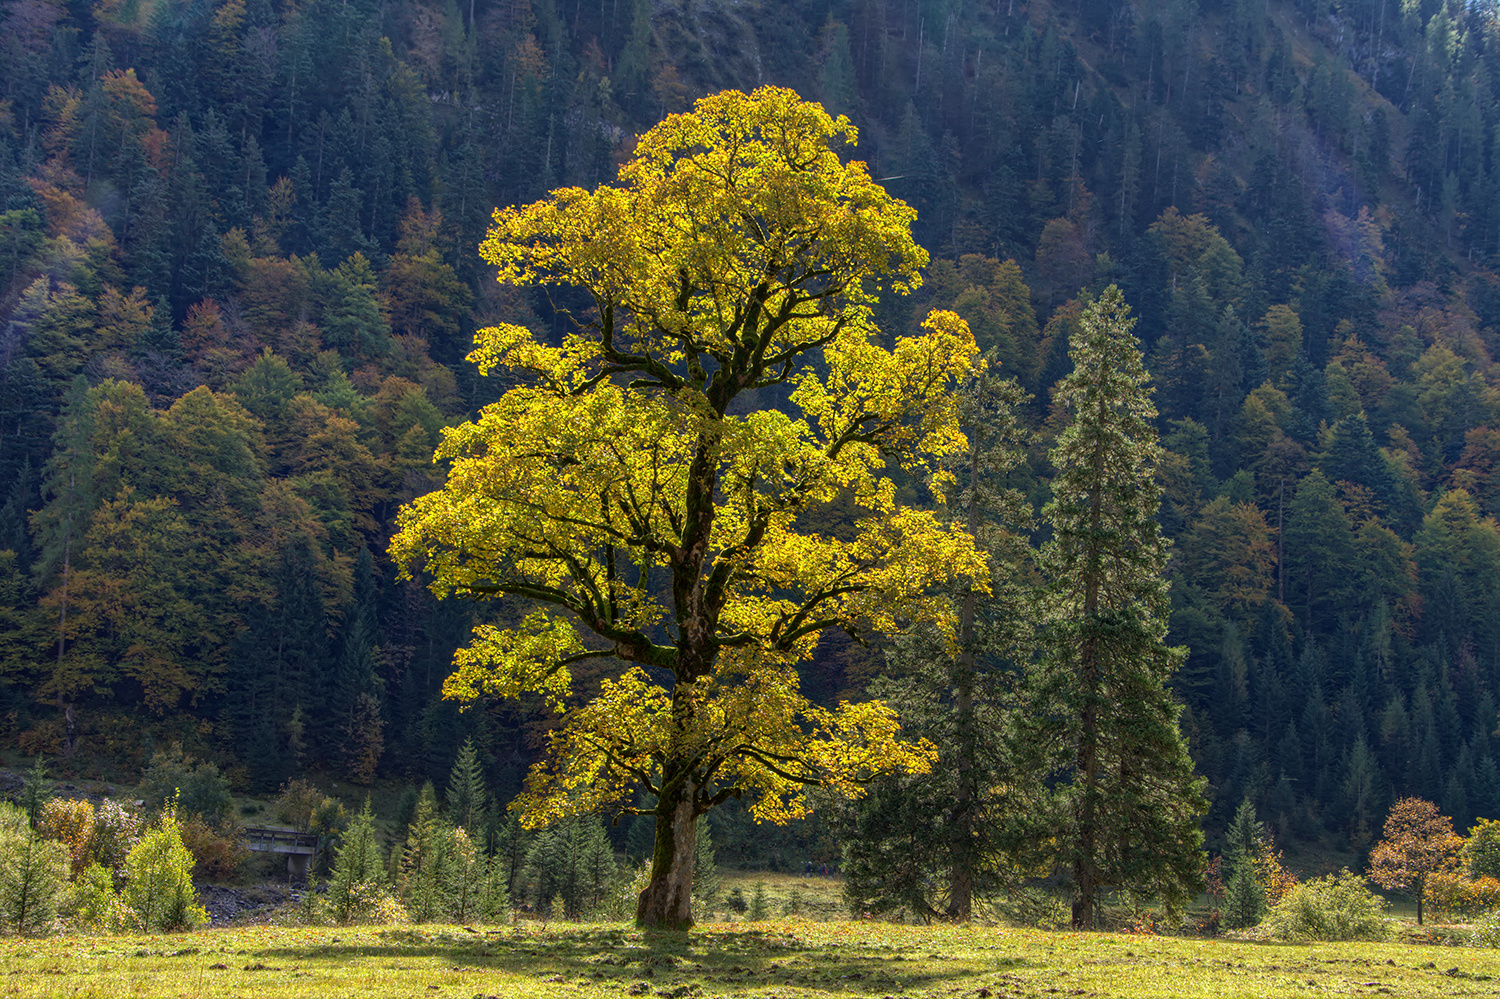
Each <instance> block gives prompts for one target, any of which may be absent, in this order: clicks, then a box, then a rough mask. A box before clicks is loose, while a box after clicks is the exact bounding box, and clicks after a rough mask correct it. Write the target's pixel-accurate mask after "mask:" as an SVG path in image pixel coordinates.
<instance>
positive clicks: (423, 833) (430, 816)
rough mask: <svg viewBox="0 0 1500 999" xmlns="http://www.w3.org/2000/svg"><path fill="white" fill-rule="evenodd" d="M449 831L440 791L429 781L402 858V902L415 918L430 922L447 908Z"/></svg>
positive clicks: (423, 790)
mask: <svg viewBox="0 0 1500 999" xmlns="http://www.w3.org/2000/svg"><path fill="white" fill-rule="evenodd" d="M450 831H451V830H450V827H449V826H448V824H447V823H446V822H444V821H443V819H442V816H440V815H439V814H438V808H437V793H436V792H435V791H434V790H433V788H432V782H431V781H428V782H427V783H426V784H424V785H422V793H421V795H419V796H418V798H417V810H416V813H415V814H414V815H412V819H411V826H410V827H409V830H408V832H407V835H406V850H405V851H404V853H403V854H402V858H401V902H402V904H403V905H405V906H406V909H407V911H408V912H410V913H411V918H412V920H413V922H418V923H425V922H430V921H431V920H433V919H436V918H438V917H439V916H441V915H444V914H445V913H446V912H447V911H448V902H449V897H448V893H449V888H450V881H451V870H450V868H451V866H452V859H453V858H452V837H451V835H450Z"/></svg>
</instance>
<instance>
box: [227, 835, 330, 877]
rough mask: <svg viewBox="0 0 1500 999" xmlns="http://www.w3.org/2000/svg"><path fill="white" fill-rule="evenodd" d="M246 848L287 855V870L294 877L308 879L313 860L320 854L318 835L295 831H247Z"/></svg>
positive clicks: (245, 836)
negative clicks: (315, 855)
mask: <svg viewBox="0 0 1500 999" xmlns="http://www.w3.org/2000/svg"><path fill="white" fill-rule="evenodd" d="M244 841H245V846H246V847H248V848H249V849H251V850H256V851H258V852H261V853H284V854H286V870H287V873H288V874H290V875H292V876H293V877H298V878H305V877H307V871H308V868H309V867H310V866H311V865H312V858H313V856H314V854H316V853H317V852H318V835H317V833H301V832H297V831H296V830H295V829H260V828H256V829H246V830H245V834H244Z"/></svg>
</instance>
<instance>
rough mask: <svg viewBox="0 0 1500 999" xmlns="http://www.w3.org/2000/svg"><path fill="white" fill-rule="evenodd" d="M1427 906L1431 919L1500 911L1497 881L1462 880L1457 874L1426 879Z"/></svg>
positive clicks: (1454, 872) (1487, 877)
mask: <svg viewBox="0 0 1500 999" xmlns="http://www.w3.org/2000/svg"><path fill="white" fill-rule="evenodd" d="M1427 904H1428V906H1429V907H1431V909H1432V912H1433V914H1434V915H1446V916H1464V917H1468V916H1478V915H1481V914H1483V913H1486V912H1492V911H1494V910H1496V909H1500V879H1497V878H1493V877H1489V876H1488V875H1486V876H1484V877H1465V876H1464V875H1463V874H1462V873H1460V872H1458V871H1440V872H1438V873H1436V874H1429V875H1428V876H1427Z"/></svg>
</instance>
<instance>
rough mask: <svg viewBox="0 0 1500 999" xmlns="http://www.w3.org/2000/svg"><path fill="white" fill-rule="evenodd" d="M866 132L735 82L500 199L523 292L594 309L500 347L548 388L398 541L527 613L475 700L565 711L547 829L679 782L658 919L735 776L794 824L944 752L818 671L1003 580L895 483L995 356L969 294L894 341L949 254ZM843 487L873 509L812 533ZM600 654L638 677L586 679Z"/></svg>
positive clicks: (489, 643)
mask: <svg viewBox="0 0 1500 999" xmlns="http://www.w3.org/2000/svg"><path fill="white" fill-rule="evenodd" d="M854 135H855V133H854V129H853V127H852V126H850V125H849V123H848V122H847V120H845V119H843V118H839V119H837V120H835V119H832V118H830V117H829V116H828V115H827V114H826V113H825V112H824V111H823V110H822V109H821V108H819V107H818V106H816V105H812V104H808V103H804V102H802V101H801V100H799V99H798V98H797V96H796V95H795V94H794V93H793V92H791V91H788V90H780V89H775V88H763V89H761V90H758V91H756V92H755V93H754V94H751V95H746V94H743V93H737V92H732V91H731V92H725V93H722V94H718V95H715V96H713V97H709V98H705V99H704V100H702V101H699V102H698V104H697V106H696V109H695V110H694V111H693V112H691V113H688V114H681V115H673V116H671V117H669V118H668V119H666V120H665V121H664V122H663V123H662V124H661V125H659V126H657V127H656V128H654V129H652V130H651V131H650V132H648V133H647V134H646V135H644V136H642V138H641V141H640V143H639V145H638V146H637V149H636V154H635V156H634V157H633V158H632V159H631V160H630V161H629V162H628V163H626V164H625V165H624V166H623V167H622V168H621V170H620V174H619V179H618V182H617V183H616V184H614V185H606V186H601V187H599V188H597V189H595V190H593V191H585V190H581V189H577V188H567V189H562V190H559V191H556V192H554V194H553V195H552V196H551V197H550V198H548V199H546V200H544V201H541V202H537V203H535V204H532V205H528V206H525V207H521V208H515V209H506V210H503V211H499V212H497V213H496V215H495V225H494V227H493V228H492V229H491V231H490V235H489V238H488V239H487V240H486V241H485V243H484V245H483V248H482V252H483V253H484V255H485V257H486V259H488V260H489V261H490V262H491V263H493V264H495V265H497V266H498V267H499V268H500V272H499V277H500V280H501V282H502V283H507V284H515V285H532V284H541V285H559V286H565V287H569V288H576V289H579V290H581V291H582V292H583V293H584V294H585V295H586V297H587V301H588V303H589V306H590V307H589V308H587V309H580V310H576V311H575V313H574V314H573V318H574V320H575V323H574V328H573V329H572V330H570V331H569V332H567V333H566V334H565V335H564V336H563V338H562V340H561V343H560V344H557V345H552V344H548V343H546V342H544V341H543V340H542V339H541V338H539V337H538V336H536V335H535V334H533V333H532V332H531V331H530V330H528V329H526V328H524V327H521V326H516V325H501V326H497V327H493V328H489V329H485V330H482V331H481V332H480V333H479V334H478V335H477V336H476V337H475V343H476V348H475V350H474V352H473V353H472V354H471V355H470V358H471V360H473V361H475V362H476V363H477V364H478V365H479V367H480V370H481V371H482V372H484V373H486V374H488V373H490V372H492V371H496V370H504V371H508V372H509V373H510V375H511V377H513V378H516V379H518V380H519V382H520V384H518V385H517V386H516V387H514V388H512V389H510V390H509V391H508V392H506V393H505V395H504V396H503V397H502V398H501V399H500V400H499V401H497V402H495V403H494V404H492V405H490V406H487V407H486V408H485V409H484V410H483V411H482V412H481V413H480V415H479V417H478V419H477V420H475V421H473V422H470V423H466V424H463V425H461V426H458V427H455V428H452V429H450V430H447V431H445V434H444V440H443V443H442V444H441V445H440V447H439V449H438V454H437V457H438V459H439V460H440V461H444V462H448V463H450V467H449V471H448V476H447V481H446V484H445V485H444V487H443V489H441V490H439V491H437V492H434V493H430V494H428V495H426V496H423V497H420V498H418V499H417V500H415V501H414V502H413V503H411V504H410V505H409V506H408V507H407V508H406V509H405V510H404V511H403V513H402V515H401V517H400V520H399V523H400V526H401V531H400V533H399V534H398V535H397V536H396V538H395V539H394V540H393V542H392V546H391V550H392V553H393V554H394V555H395V556H396V558H397V559H398V561H399V562H400V563H401V564H402V565H405V566H407V567H408V571H412V570H413V568H414V563H418V562H421V563H424V564H425V566H426V569H427V571H428V572H429V573H430V574H431V580H432V583H431V585H432V588H433V590H434V591H435V592H437V593H438V594H439V595H449V594H455V593H456V594H460V595H464V596H471V597H476V598H490V597H501V596H507V597H512V598H518V599H517V600H516V601H515V602H514V603H513V604H507V605H505V607H506V611H509V608H510V607H512V606H515V607H517V608H525V610H526V614H525V617H524V619H523V620H521V621H520V623H519V624H516V625H513V626H511V627H502V626H500V625H498V624H487V625H482V626H480V627H479V628H477V629H476V631H475V639H474V641H473V643H472V644H471V645H470V646H469V647H468V648H466V649H463V650H460V652H459V653H458V655H457V657H456V660H455V664H456V667H457V669H456V671H455V673H454V674H453V675H452V676H451V677H450V678H449V680H448V682H447V684H446V686H445V692H446V693H447V694H448V696H450V697H456V698H464V699H466V698H474V697H478V696H483V695H518V694H521V693H526V692H534V693H537V694H540V695H542V696H543V697H544V698H546V699H547V700H548V701H549V702H550V703H552V704H553V705H554V706H555V708H556V709H557V710H559V711H562V712H564V713H565V717H564V720H563V722H562V724H561V726H560V727H559V728H558V729H557V730H556V731H555V733H554V735H553V739H552V752H551V754H550V757H549V758H548V759H547V760H544V761H542V762H541V763H539V764H538V765H537V766H536V767H535V768H534V769H533V770H532V773H531V775H530V777H529V779H528V784H527V790H526V794H525V795H524V797H523V806H524V811H525V815H526V817H527V819H528V820H529V821H531V822H533V823H544V822H546V821H549V820H551V819H553V818H556V817H558V816H561V815H564V814H568V813H573V812H578V811H586V810H590V809H598V808H603V807H605V806H609V805H614V806H616V807H623V808H626V809H627V810H628V808H629V798H628V796H629V795H630V794H632V793H634V792H635V791H636V790H644V791H646V792H649V793H650V794H653V795H656V796H657V804H656V806H655V808H654V809H653V810H654V812H655V814H656V817H657V839H656V844H655V849H654V853H653V865H652V881H651V884H650V886H649V887H648V888H647V889H646V891H645V892H643V894H642V896H641V905H640V909H639V911H638V920H639V921H641V922H642V923H645V924H648V925H658V924H670V925H686V924H687V923H689V922H690V921H691V919H690V915H689V909H688V895H687V890H688V885H689V883H690V881H691V864H692V861H691V857H692V844H693V826H694V823H695V822H696V819H697V816H699V815H701V814H703V813H704V812H706V811H707V810H708V809H710V808H712V807H713V806H715V805H717V804H719V803H721V802H723V801H724V800H726V799H727V798H728V797H730V796H739V795H742V794H749V795H750V796H751V798H752V801H753V805H752V808H753V811H754V813H755V814H756V816H757V817H758V818H760V819H763V820H775V821H779V820H785V819H788V818H792V817H795V816H799V815H801V814H803V813H804V812H805V811H806V802H805V798H804V794H803V790H804V787H805V786H806V785H808V784H811V783H819V784H823V785H825V786H831V787H834V788H836V789H838V790H842V791H844V792H846V793H857V782H858V781H860V780H862V779H865V778H867V777H869V776H870V775H873V774H875V773H880V772H888V771H890V770H893V769H914V770H920V769H923V768H925V767H926V766H927V765H928V762H929V757H930V754H929V752H928V751H927V750H926V749H924V748H922V747H920V746H913V745H910V744H907V743H904V742H902V741H900V740H899V739H898V737H897V725H896V721H895V719H894V716H893V715H892V713H891V712H890V711H889V710H888V709H886V708H885V707H884V706H882V705H880V704H878V703H874V702H871V703H866V704H859V705H851V704H847V703H844V704H840V705H839V706H838V707H837V708H828V707H824V706H819V705H815V704H813V703H811V702H810V701H809V700H808V699H807V698H806V697H804V696H803V695H802V694H801V693H800V692H799V688H798V675H797V671H796V664H797V663H799V662H801V661H804V660H807V659H808V658H809V657H810V656H811V655H812V653H813V651H814V649H815V648H816V646H817V643H818V639H819V636H820V635H822V634H823V633H824V632H825V631H827V630H829V629H833V628H840V629H843V630H845V631H847V632H849V633H851V634H854V635H860V634H864V633H868V632H870V631H879V630H887V629H891V628H894V627H897V626H898V625H899V624H901V623H902V622H907V621H918V620H921V621H928V622H932V623H935V624H938V625H939V626H940V627H945V628H950V629H951V624H950V623H949V617H950V614H949V606H948V601H947V599H946V598H945V597H944V596H943V595H942V594H941V593H939V592H938V591H937V589H936V584H939V583H942V582H945V581H947V580H950V579H952V578H954V577H955V576H960V575H968V576H971V577H973V578H975V579H983V578H984V577H985V574H986V566H985V561H984V559H983V557H982V556H981V555H980V554H979V553H978V552H976V550H975V548H974V544H973V540H972V538H971V537H970V536H969V535H968V534H967V533H966V532H965V531H964V530H962V528H960V527H958V526H955V525H952V524H949V523H945V522H944V521H943V519H941V518H940V517H939V516H938V515H937V514H936V513H935V512H934V511H933V510H931V509H917V508H915V507H913V506H911V505H909V504H906V503H903V502H900V501H899V500H898V498H897V489H896V476H897V475H900V476H902V477H903V478H904V479H905V480H906V481H911V482H917V483H921V484H924V485H925V487H926V488H927V489H929V490H930V492H931V494H932V496H933V498H935V499H937V500H939V501H941V499H942V498H943V490H944V488H945V486H946V485H947V484H948V483H949V481H950V480H951V475H949V474H948V473H946V472H944V471H943V470H942V468H941V467H940V464H939V463H940V460H941V459H942V458H943V457H944V456H946V455H949V454H954V453H957V452H958V451H960V449H962V448H963V447H964V443H965V441H964V436H963V434H962V432H961V431H960V429H959V427H958V422H957V412H956V408H955V407H956V404H955V400H954V396H953V391H952V390H953V387H954V385H955V384H956V382H957V381H958V380H960V379H962V378H964V377H965V376H966V375H968V374H969V372H970V371H971V370H973V368H974V366H975V361H976V354H977V349H976V347H975V344H974V340H973V337H972V335H971V334H970V332H969V329H968V327H967V325H966V324H965V323H964V322H963V321H962V320H961V319H959V318H958V316H956V315H955V314H953V313H951V312H942V311H935V312H933V313H932V314H931V315H930V316H929V317H928V319H927V320H926V322H925V323H924V330H925V332H923V333H921V334H919V335H915V336H901V337H896V338H895V339H894V343H893V345H892V346H890V347H886V346H883V345H882V344H881V342H880V339H879V336H878V334H879V331H878V329H877V328H876V326H875V324H874V321H873V318H872V311H871V304H872V302H873V301H874V296H875V294H876V292H877V291H878V290H879V289H880V288H881V287H882V286H886V287H890V288H894V289H896V290H898V291H901V290H907V289H909V288H912V287H915V286H916V285H917V284H919V282H920V277H919V274H918V268H919V267H921V266H922V265H923V264H924V263H925V262H926V259H927V255H926V253H925V252H923V251H922V250H921V248H920V247H918V246H917V245H916V244H915V243H914V242H913V240H912V238H911V233H910V226H911V222H912V219H913V217H914V213H913V212H912V210H911V209H910V208H909V207H908V206H906V205H905V204H903V203H902V202H900V201H899V200H897V199H895V198H892V197H891V196H890V195H888V194H887V193H886V192H885V191H884V189H882V188H881V187H879V186H878V185H876V184H875V183H873V182H872V181H871V180H870V177H869V175H868V173H867V171H866V169H865V167H864V165H863V164H862V163H858V162H843V161H841V160H840V159H839V157H838V154H837V149H838V147H839V146H841V145H844V144H845V143H848V142H851V141H852V140H853V138H854ZM775 400H784V401H783V402H780V404H778V405H773V401H775ZM840 500H848V501H851V502H852V509H853V510H855V511H856V513H855V514H854V515H853V516H852V517H851V518H849V521H848V522H847V523H845V524H843V525H841V526H840V527H839V529H837V530H834V531H818V530H815V529H812V528H809V527H808V526H806V525H807V523H808V521H809V519H810V515H811V514H813V513H814V512H816V511H818V510H820V509H823V508H830V507H831V506H832V505H833V504H835V502H837V501H840ZM589 659H611V660H615V661H617V662H618V663H619V666H618V668H614V669H612V670H611V672H610V673H609V675H607V676H606V677H605V678H604V679H603V680H602V681H601V685H600V689H599V693H598V694H597V696H594V697H592V698H590V699H587V700H582V699H578V698H576V697H575V696H574V691H573V688H572V683H573V669H574V668H575V667H576V666H577V665H578V664H580V663H582V662H584V661H585V660H589Z"/></svg>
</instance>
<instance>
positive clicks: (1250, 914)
mask: <svg viewBox="0 0 1500 999" xmlns="http://www.w3.org/2000/svg"><path fill="white" fill-rule="evenodd" d="M1225 838H1226V839H1227V840H1228V842H1227V843H1226V844H1225V847H1224V860H1225V862H1226V863H1227V865H1228V868H1229V870H1228V872H1227V873H1226V875H1225V877H1224V925H1225V926H1228V927H1230V928H1231V929H1234V928H1239V927H1244V926H1254V925H1255V924H1256V923H1258V922H1260V920H1261V917H1262V916H1264V915H1265V912H1266V891H1265V888H1263V887H1262V886H1261V885H1260V884H1258V883H1257V882H1256V880H1255V858H1256V855H1257V853H1258V852H1259V850H1260V839H1261V828H1260V823H1259V822H1257V821H1256V819H1255V805H1254V804H1252V803H1251V801H1250V799H1249V798H1246V799H1245V800H1244V801H1242V802H1240V807H1239V809H1238V810H1237V811H1236V812H1235V813H1234V821H1232V822H1231V823H1230V824H1229V830H1228V832H1227V834H1226V837H1225Z"/></svg>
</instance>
